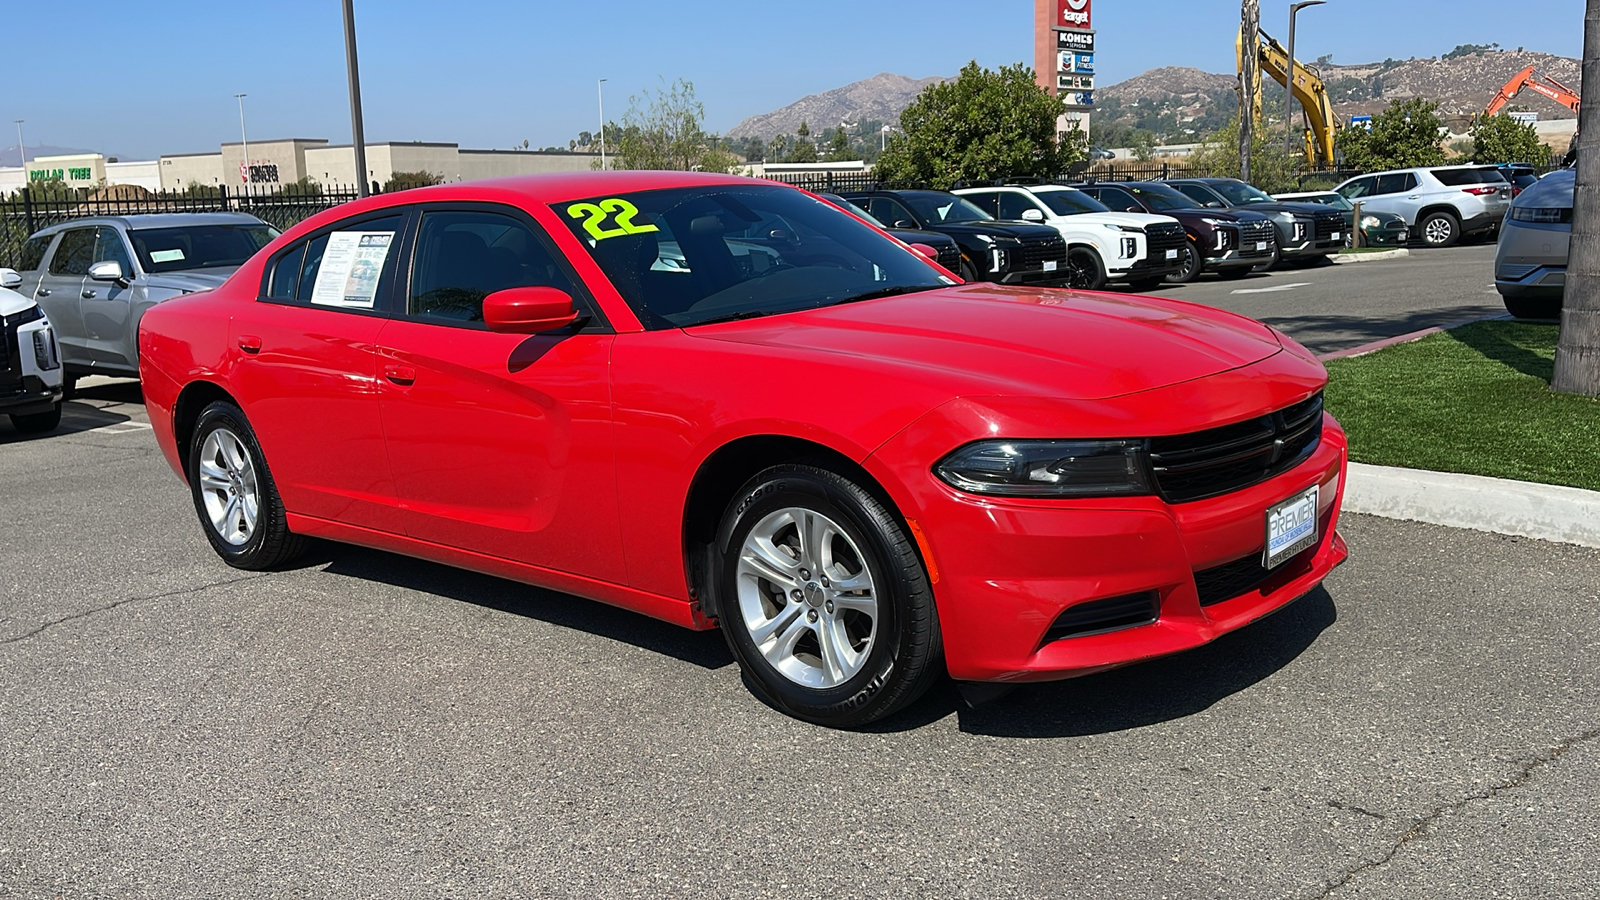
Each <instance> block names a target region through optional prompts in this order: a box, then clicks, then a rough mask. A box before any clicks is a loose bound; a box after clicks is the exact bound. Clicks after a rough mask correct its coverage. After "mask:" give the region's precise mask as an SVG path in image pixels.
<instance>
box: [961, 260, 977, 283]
mask: <svg viewBox="0 0 1600 900" xmlns="http://www.w3.org/2000/svg"><path fill="white" fill-rule="evenodd" d="M956 274H957V275H960V276H961V280H962V281H965V282H966V283H967V284H972V283H974V282H976V281H977V280H978V269H977V267H976V266H974V265H973V264H972V263H970V262H968V261H967V257H966V254H962V256H961V265H959V266H957V267H956Z"/></svg>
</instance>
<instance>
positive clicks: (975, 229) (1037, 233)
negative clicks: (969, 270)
mask: <svg viewBox="0 0 1600 900" xmlns="http://www.w3.org/2000/svg"><path fill="white" fill-rule="evenodd" d="M932 228H933V230H934V231H938V232H940V233H943V234H950V235H955V234H987V235H991V236H993V237H1002V236H1003V237H1009V238H1016V239H1017V240H1019V241H1037V240H1047V239H1049V238H1059V237H1060V236H1061V235H1060V234H1059V233H1058V232H1057V231H1056V230H1055V229H1054V228H1051V227H1050V226H1048V225H1035V224H1033V223H1032V222H1005V221H1001V220H998V219H996V220H994V221H990V222H939V223H937V224H935V225H933V226H932Z"/></svg>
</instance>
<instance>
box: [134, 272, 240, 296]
mask: <svg viewBox="0 0 1600 900" xmlns="http://www.w3.org/2000/svg"><path fill="white" fill-rule="evenodd" d="M237 271H239V267H238V266H218V267H217V268H215V269H205V270H204V271H198V270H197V271H193V272H158V273H156V274H154V275H146V276H145V286H146V287H149V288H155V289H157V290H163V291H176V292H177V293H180V294H188V293H193V292H194V291H209V290H211V289H213V288H219V287H222V283H223V282H224V281H227V280H228V277H229V276H230V275H232V274H233V273H234V272H237Z"/></svg>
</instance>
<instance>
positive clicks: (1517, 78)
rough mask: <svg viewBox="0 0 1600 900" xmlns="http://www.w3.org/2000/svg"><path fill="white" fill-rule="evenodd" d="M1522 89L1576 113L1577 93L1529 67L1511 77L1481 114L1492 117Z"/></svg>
mask: <svg viewBox="0 0 1600 900" xmlns="http://www.w3.org/2000/svg"><path fill="white" fill-rule="evenodd" d="M1523 88H1527V89H1528V90H1530V91H1533V92H1534V93H1536V94H1543V95H1544V96H1546V97H1549V98H1550V99H1551V100H1554V101H1555V102H1557V103H1559V104H1561V105H1562V106H1565V107H1566V108H1568V109H1570V110H1572V111H1573V112H1577V111H1578V104H1579V102H1580V100H1579V97H1578V92H1577V91H1574V90H1573V89H1572V88H1569V87H1567V86H1566V85H1564V84H1562V83H1561V82H1559V81H1557V80H1555V79H1554V78H1551V77H1550V76H1549V75H1546V74H1544V73H1542V72H1537V71H1535V70H1534V67H1533V66H1529V67H1527V68H1526V69H1523V70H1522V71H1521V72H1518V73H1517V74H1515V75H1513V76H1512V77H1511V80H1510V81H1508V82H1506V85H1505V87H1503V88H1501V89H1500V92H1499V93H1497V94H1495V95H1494V99H1493V100H1490V101H1489V105H1488V106H1486V107H1484V109H1483V114H1484V115H1485V116H1492V115H1494V114H1495V113H1498V112H1499V111H1500V110H1502V109H1504V108H1505V105H1506V104H1507V103H1510V102H1511V100H1512V98H1514V97H1516V96H1517V95H1518V94H1520V93H1522V89H1523Z"/></svg>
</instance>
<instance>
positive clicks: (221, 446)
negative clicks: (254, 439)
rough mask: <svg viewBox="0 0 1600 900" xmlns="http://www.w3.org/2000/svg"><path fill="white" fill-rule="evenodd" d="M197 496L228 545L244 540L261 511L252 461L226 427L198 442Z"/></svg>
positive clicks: (251, 533)
mask: <svg viewBox="0 0 1600 900" xmlns="http://www.w3.org/2000/svg"><path fill="white" fill-rule="evenodd" d="M199 470H200V498H201V502H202V503H203V505H204V506H205V509H206V518H208V519H209V520H210V522H211V530H212V531H214V532H216V534H217V536H218V537H220V538H222V539H223V540H224V541H226V542H227V543H228V544H229V545H231V546H234V547H240V546H243V545H244V544H246V543H248V542H249V540H250V536H251V535H253V534H255V531H256V517H257V516H259V515H260V513H261V495H260V489H259V487H258V484H257V481H256V467H255V463H253V462H251V460H250V452H249V451H248V450H246V449H245V446H244V442H243V441H241V440H239V436H238V435H237V434H234V433H233V432H232V431H231V430H229V429H228V428H226V427H223V428H218V429H216V430H214V431H212V432H211V433H210V434H208V435H206V439H205V442H204V443H202V444H201V445H200V464H199Z"/></svg>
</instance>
